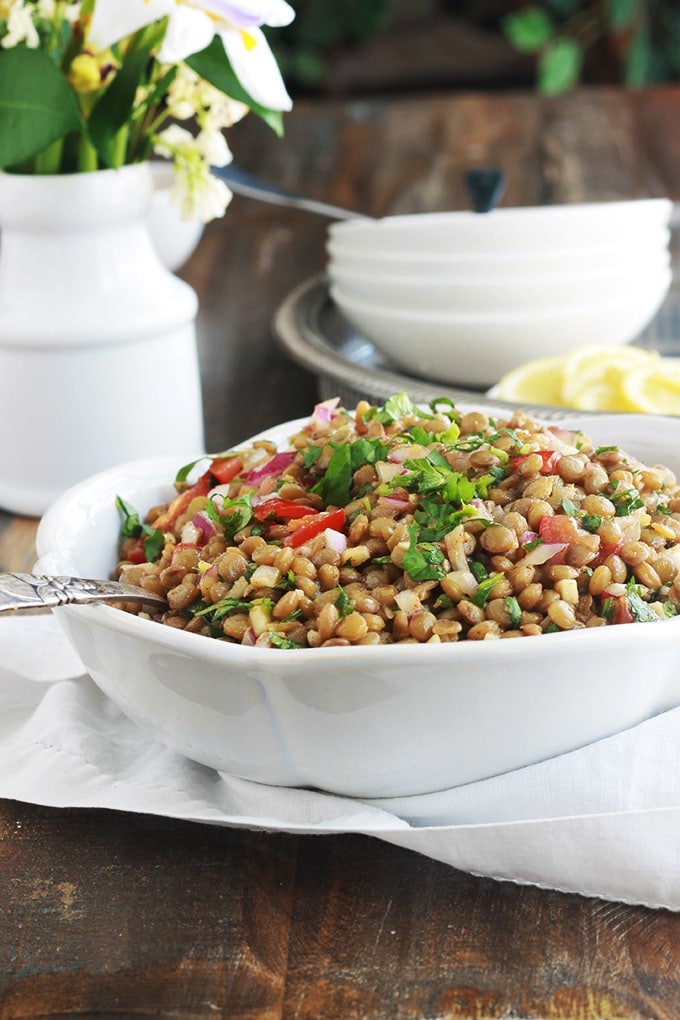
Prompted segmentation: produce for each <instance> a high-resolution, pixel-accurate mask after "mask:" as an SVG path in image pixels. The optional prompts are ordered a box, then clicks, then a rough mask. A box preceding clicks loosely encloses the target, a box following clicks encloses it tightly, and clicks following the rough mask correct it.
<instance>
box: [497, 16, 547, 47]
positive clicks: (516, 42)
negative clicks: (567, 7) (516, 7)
mask: <svg viewBox="0 0 680 1020" xmlns="http://www.w3.org/2000/svg"><path fill="white" fill-rule="evenodd" d="M504 27H505V32H506V34H507V36H508V39H509V40H510V42H511V43H512V44H513V46H514V47H515V49H517V50H519V51H520V53H536V52H538V50H540V49H542V48H543V47H544V46H545V45H546V44H547V43H548V42H550V40H551V39H552V36H553V32H554V30H555V26H554V22H553V19H552V17H551V16H550V14H549V13H548V11H546V10H543V9H542V8H541V7H526V8H525V9H524V10H523V11H519V12H518V13H517V14H509V15H508V16H507V18H506V19H505V24H504Z"/></svg>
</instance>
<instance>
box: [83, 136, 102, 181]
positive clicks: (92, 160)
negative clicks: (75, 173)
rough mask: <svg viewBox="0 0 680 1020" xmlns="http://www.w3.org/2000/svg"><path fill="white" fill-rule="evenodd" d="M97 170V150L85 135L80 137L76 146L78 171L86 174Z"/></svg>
mask: <svg viewBox="0 0 680 1020" xmlns="http://www.w3.org/2000/svg"><path fill="white" fill-rule="evenodd" d="M98 169H99V158H98V156H97V150H96V149H95V147H94V145H93V144H92V142H91V141H90V139H89V138H88V137H87V135H81V137H80V139H79V144H78V170H79V171H80V172H81V173H87V172H91V171H94V170H98Z"/></svg>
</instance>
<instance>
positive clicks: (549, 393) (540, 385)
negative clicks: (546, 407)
mask: <svg viewBox="0 0 680 1020" xmlns="http://www.w3.org/2000/svg"><path fill="white" fill-rule="evenodd" d="M563 371H564V358H562V357H558V356H555V357H550V358H536V359H535V360H534V361H527V362H525V364H523V365H519V366H518V368H513V369H512V370H511V371H510V372H508V373H507V374H506V375H504V376H503V378H502V379H501V380H500V381H499V383H498V389H497V396H498V397H499V398H500V399H501V400H515V401H518V402H520V403H521V402H522V401H526V402H527V403H531V404H553V405H555V404H557V405H560V404H563V403H564V400H563V399H562V380H563Z"/></svg>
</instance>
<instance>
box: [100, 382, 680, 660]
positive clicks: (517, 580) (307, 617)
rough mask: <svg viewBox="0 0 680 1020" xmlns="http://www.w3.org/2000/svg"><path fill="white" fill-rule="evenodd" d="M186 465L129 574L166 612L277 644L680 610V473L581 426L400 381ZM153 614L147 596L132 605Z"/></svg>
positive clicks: (446, 636)
mask: <svg viewBox="0 0 680 1020" xmlns="http://www.w3.org/2000/svg"><path fill="white" fill-rule="evenodd" d="M207 460H208V461H209V463H208V466H207V467H206V468H205V470H203V472H202V473H200V474H199V476H198V478H197V479H196V480H195V481H191V480H190V479H191V476H192V471H194V472H195V471H196V470H198V468H197V465H198V463H199V462H197V465H190V466H189V467H187V468H185V469H182V470H181V471H180V472H179V474H178V477H177V479H176V489H177V495H176V496H175V498H174V499H173V500H172V501H171V502H169V503H168V504H165V505H162V506H160V507H154V508H153V509H152V510H150V511H149V512H148V514H147V516H146V518H145V520H144V523H142V522H141V520H140V518H139V516H138V514H137V512H136V511H135V509H134V508H132V507H130V506H129V504H127V503H126V502H125V501H124V500H123V499H121V498H119V499H118V506H119V509H120V510H121V512H122V515H123V524H122V528H121V544H120V562H119V563H118V566H117V568H116V571H115V576H116V577H117V578H119V579H120V580H122V581H128V582H130V583H132V584H136V585H140V586H141V587H144V588H147V589H148V590H149V591H154V592H158V591H162V592H164V593H165V594H166V595H167V600H168V609H167V610H166V611H165V612H164V613H162V614H160V615H158V616H155V617H154V619H156V620H158V621H159V622H161V623H163V624H166V625H168V626H172V627H175V628H183V629H187V630H190V631H192V632H196V633H200V634H204V635H206V636H209V637H213V638H216V639H218V640H223V641H228V642H236V643H240V644H244V645H260V646H262V645H264V646H269V647H279V648H304V647H312V648H318V647H326V646H332V645H366V644H378V643H398V642H416V643H431V642H437V643H440V642H454V641H465V640H467V641H473V640H490V639H491V640H493V639H496V638H511V637H531V636H536V635H539V634H544V633H546V632H551V631H565V630H578V629H582V628H586V627H592V626H603V625H604V626H610V625H613V624H620V623H634V622H653V621H657V620H664V619H668V618H669V617H671V616H675V615H676V614H677V612H678V609H679V608H680V486H679V485H678V482H677V481H676V478H675V476H674V475H673V473H672V472H671V471H670V470H669V469H668V468H665V467H663V466H659V465H650V466H647V465H644V464H642V463H640V462H639V461H638V460H636V458H634V457H632V456H630V455H629V454H628V453H626V452H625V451H624V450H622V449H619V448H618V447H616V446H608V447H600V448H598V447H595V446H594V445H593V443H592V441H591V440H590V438H589V437H588V436H586V435H584V434H582V433H580V432H572V431H566V430H564V429H562V428H559V427H556V426H550V425H545V424H543V423H541V422H538V421H535V420H534V419H533V418H531V417H529V416H528V415H526V414H524V413H522V412H519V411H518V412H516V413H514V414H512V415H511V416H510V417H508V418H507V419H499V418H495V417H489V416H487V415H485V414H484V413H482V412H481V411H472V412H467V413H463V414H460V413H459V412H458V411H457V410H456V408H455V407H454V406H453V405H452V404H451V402H450V401H448V400H439V401H434V402H433V404H432V405H431V407H430V409H429V410H428V409H423V408H419V407H416V406H415V405H413V404H412V402H411V401H410V400H409V398H408V397H407V396H406V395H405V394H396V395H395V396H394V397H392V398H391V399H390V400H388V401H386V402H385V405H384V406H383V407H376V406H373V405H370V404H368V403H367V402H366V401H361V402H360V403H359V404H358V405H357V407H356V408H355V410H354V412H353V413H352V414H350V413H349V412H348V411H347V410H345V409H344V408H341V407H339V406H338V402H337V401H325V402H324V403H322V404H319V405H317V408H315V411H314V414H313V415H312V417H311V419H310V421H309V423H308V424H307V425H305V427H304V428H302V429H301V430H300V431H299V432H297V433H296V434H295V435H293V436H291V438H290V446H289V449H288V450H286V451H278V450H277V449H276V448H275V446H274V444H272V443H269V442H266V441H258V442H255V443H253V444H251V445H250V446H249V447H248V448H244V449H240V450H234V451H231V452H229V453H226V454H221V455H219V456H217V457H212V458H207ZM123 608H125V609H126V610H127V611H130V612H139V609H138V607H132V606H123Z"/></svg>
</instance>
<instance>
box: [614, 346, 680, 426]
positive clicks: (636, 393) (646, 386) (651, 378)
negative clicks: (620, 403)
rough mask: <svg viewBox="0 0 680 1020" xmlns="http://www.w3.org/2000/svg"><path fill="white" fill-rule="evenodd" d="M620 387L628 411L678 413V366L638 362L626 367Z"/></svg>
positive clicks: (659, 362) (679, 395) (661, 362)
mask: <svg viewBox="0 0 680 1020" xmlns="http://www.w3.org/2000/svg"><path fill="white" fill-rule="evenodd" d="M621 388H622V390H623V393H624V394H625V396H626V398H627V400H628V401H629V403H630V405H631V410H635V411H641V412H644V413H645V414H680V366H679V365H677V364H668V363H666V362H664V360H663V358H659V359H658V364H649V365H639V366H637V367H636V368H631V369H629V371H628V372H626V373H625V375H624V376H623V378H622V380H621Z"/></svg>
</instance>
